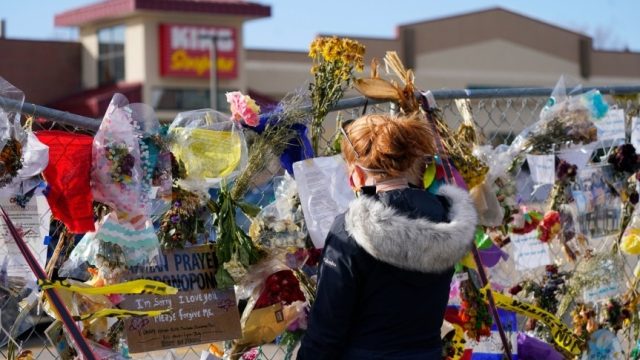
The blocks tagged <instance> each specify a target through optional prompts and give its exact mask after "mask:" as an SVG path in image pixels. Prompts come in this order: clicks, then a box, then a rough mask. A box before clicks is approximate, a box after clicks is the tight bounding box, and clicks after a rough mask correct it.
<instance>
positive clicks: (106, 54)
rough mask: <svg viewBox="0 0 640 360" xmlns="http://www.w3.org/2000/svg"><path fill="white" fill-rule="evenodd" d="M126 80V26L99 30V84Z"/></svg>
mask: <svg viewBox="0 0 640 360" xmlns="http://www.w3.org/2000/svg"><path fill="white" fill-rule="evenodd" d="M123 80H124V26H122V25H118V26H112V27H108V28H102V29H100V30H98V84H99V85H106V84H113V83H115V82H118V81H123Z"/></svg>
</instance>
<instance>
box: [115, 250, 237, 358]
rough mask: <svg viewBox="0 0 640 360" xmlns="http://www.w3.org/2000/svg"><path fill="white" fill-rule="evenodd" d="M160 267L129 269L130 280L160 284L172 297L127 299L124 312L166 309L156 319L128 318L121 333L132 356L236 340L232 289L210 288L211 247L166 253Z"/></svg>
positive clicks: (212, 269) (213, 264) (212, 272)
mask: <svg viewBox="0 0 640 360" xmlns="http://www.w3.org/2000/svg"><path fill="white" fill-rule="evenodd" d="M164 257H165V261H164V262H163V264H162V265H159V266H153V267H140V268H139V269H136V268H132V269H131V271H132V272H133V274H132V277H133V278H146V279H152V280H157V281H162V282H164V283H166V284H169V285H172V286H174V287H177V288H178V289H179V291H178V293H177V294H176V295H170V296H157V295H134V296H127V297H126V298H125V300H124V301H123V302H122V303H121V304H120V305H121V307H122V308H124V309H128V310H138V311H145V310H157V309H171V312H169V313H167V314H163V315H159V316H156V317H142V318H131V319H127V320H126V322H125V331H126V333H127V340H128V343H129V350H130V351H131V352H132V353H139V352H147V351H153V350H160V349H170V348H175V347H181V346H189V345H196V344H203V343H209V342H213V341H219V340H230V339H235V338H238V337H240V335H241V329H240V314H239V312H238V308H237V306H236V298H235V293H234V290H233V289H226V290H220V289H217V288H216V281H215V271H216V260H215V253H214V248H213V246H210V245H203V246H198V247H193V248H189V249H184V250H176V251H171V252H166V253H165V254H164Z"/></svg>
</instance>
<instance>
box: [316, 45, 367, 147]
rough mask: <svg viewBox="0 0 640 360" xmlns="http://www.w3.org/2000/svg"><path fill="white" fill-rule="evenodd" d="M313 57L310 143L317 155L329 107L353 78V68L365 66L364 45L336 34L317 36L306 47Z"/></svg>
mask: <svg viewBox="0 0 640 360" xmlns="http://www.w3.org/2000/svg"><path fill="white" fill-rule="evenodd" d="M309 57H310V58H312V59H313V67H312V68H311V74H312V75H313V81H312V82H311V83H310V84H309V91H310V92H311V111H312V113H313V120H312V121H311V143H312V146H313V150H314V152H315V153H316V154H317V153H318V150H319V147H320V140H321V136H322V133H323V132H324V127H323V122H324V118H325V117H326V116H327V114H328V113H329V110H330V109H331V107H332V106H333V105H334V104H335V103H337V102H338V100H340V99H341V98H342V95H343V94H344V92H345V90H346V88H347V87H348V86H349V85H350V84H351V82H352V80H353V70H354V69H355V70H356V71H362V69H363V67H364V46H363V45H362V44H360V43H358V42H357V41H355V40H351V39H347V38H338V37H335V36H334V37H318V38H316V39H315V40H313V42H312V43H311V45H310V47H309Z"/></svg>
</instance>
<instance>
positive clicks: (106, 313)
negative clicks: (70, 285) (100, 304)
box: [73, 309, 171, 321]
mask: <svg viewBox="0 0 640 360" xmlns="http://www.w3.org/2000/svg"><path fill="white" fill-rule="evenodd" d="M169 312H171V309H165V310H148V311H134V310H125V309H102V310H98V311H96V312H93V313H89V314H83V315H80V316H74V317H73V319H74V320H75V321H87V320H93V319H99V318H103V317H117V318H122V317H145V316H150V317H154V316H160V315H162V314H167V313H169Z"/></svg>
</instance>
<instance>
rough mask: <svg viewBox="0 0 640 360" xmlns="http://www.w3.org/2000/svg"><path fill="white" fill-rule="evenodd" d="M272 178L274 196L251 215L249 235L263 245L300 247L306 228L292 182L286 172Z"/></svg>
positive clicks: (282, 247)
mask: <svg viewBox="0 0 640 360" xmlns="http://www.w3.org/2000/svg"><path fill="white" fill-rule="evenodd" d="M275 182H276V188H275V196H276V200H275V201H274V202H273V203H271V204H269V205H267V206H266V207H264V208H263V209H262V210H261V211H260V213H258V215H257V216H256V217H255V218H254V219H253V221H252V222H251V227H250V228H249V236H251V238H252V239H253V241H254V242H256V243H258V244H260V245H262V246H264V247H266V248H281V249H284V248H289V247H297V248H302V247H304V246H305V243H306V239H307V231H306V227H305V222H304V215H303V214H302V206H301V204H300V197H299V196H298V191H297V187H296V182H295V180H293V178H292V177H291V176H290V175H288V174H286V175H285V176H283V177H281V178H280V179H277V180H276V181H275Z"/></svg>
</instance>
